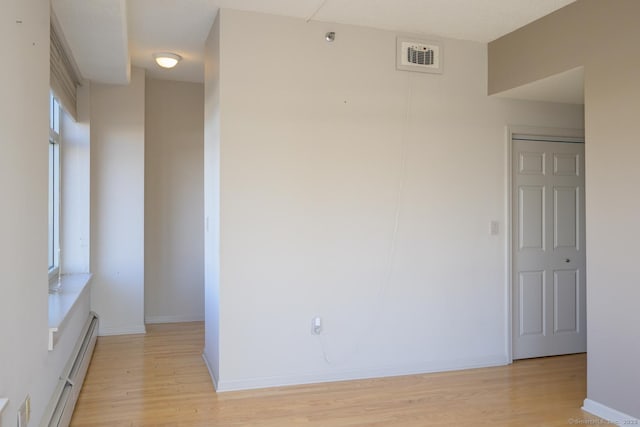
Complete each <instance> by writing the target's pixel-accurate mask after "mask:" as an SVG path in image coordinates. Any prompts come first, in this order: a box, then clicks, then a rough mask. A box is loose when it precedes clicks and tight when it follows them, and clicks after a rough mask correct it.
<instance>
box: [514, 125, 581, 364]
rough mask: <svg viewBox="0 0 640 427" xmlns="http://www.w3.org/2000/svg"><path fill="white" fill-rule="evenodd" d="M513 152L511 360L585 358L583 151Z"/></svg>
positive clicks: (552, 147) (572, 147)
mask: <svg viewBox="0 0 640 427" xmlns="http://www.w3.org/2000/svg"><path fill="white" fill-rule="evenodd" d="M512 152H513V169H512V170H513V179H512V182H513V188H512V191H513V193H512V201H513V206H512V213H513V218H512V223H513V238H512V241H513V254H512V258H513V269H512V271H513V278H512V297H513V303H512V313H513V327H512V331H513V358H514V359H523V358H530V357H541V356H551V355H560V354H569V353H581V352H585V351H586V312H585V310H586V292H585V291H586V289H585V287H586V277H585V267H586V258H585V239H584V237H585V226H584V224H585V218H584V194H585V192H584V184H585V180H584V144H583V143H567V142H552V141H531V140H522V139H518V138H517V137H514V139H513V151H512Z"/></svg>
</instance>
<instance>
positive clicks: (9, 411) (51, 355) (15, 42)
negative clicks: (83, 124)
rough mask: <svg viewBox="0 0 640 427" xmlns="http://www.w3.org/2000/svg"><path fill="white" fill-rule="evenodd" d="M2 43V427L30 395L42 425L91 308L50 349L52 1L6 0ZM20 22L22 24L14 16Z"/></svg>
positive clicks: (85, 306)
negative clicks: (4, 59) (4, 57)
mask: <svg viewBox="0 0 640 427" xmlns="http://www.w3.org/2000/svg"><path fill="white" fill-rule="evenodd" d="M0 15H1V16H2V17H3V18H6V20H5V22H4V23H3V25H0V46H1V47H2V50H3V51H4V52H5V53H7V54H8V55H10V56H11V58H12V60H11V61H9V62H8V63H6V64H4V65H3V67H2V79H0V93H2V99H3V102H2V103H0V144H1V145H0V148H1V151H2V155H0V196H1V197H2V200H3V202H2V208H1V209H0V239H1V241H2V245H1V246H0V276H1V277H2V280H0V295H1V297H0V324H1V325H2V328H0V362H1V363H0V398H9V405H8V407H7V408H5V410H4V411H3V413H2V416H1V417H0V425H3V426H5V427H11V426H14V425H16V416H17V410H18V406H19V405H20V404H21V403H22V401H23V400H24V399H25V397H26V396H27V394H29V395H30V396H31V404H32V412H31V422H30V425H38V424H39V422H40V419H41V417H42V415H43V412H44V410H45V408H46V406H47V404H48V403H49V399H50V398H51V393H52V392H53V389H54V387H55V386H56V384H57V381H58V376H59V375H60V374H61V373H62V369H63V366H64V364H65V363H66V362H67V360H68V358H69V355H70V353H71V351H72V349H73V346H74V345H75V343H76V340H77V338H78V335H79V333H80V331H81V329H82V326H83V325H84V322H85V321H86V318H87V313H88V310H89V302H88V297H86V298H85V299H83V300H81V301H79V303H78V306H77V307H76V309H75V310H74V312H73V313H72V314H71V318H70V319H69V320H68V321H67V323H66V327H65V330H64V332H63V333H62V335H61V336H60V339H59V341H58V342H57V344H56V347H55V348H54V350H53V351H51V352H49V351H47V339H48V325H47V318H48V316H47V314H48V313H47V312H48V308H47V300H48V277H47V265H48V263H47V197H48V196H47V194H48V193H47V183H48V161H47V158H48V136H49V129H48V125H49V2H48V1H40V0H32V1H23V2H3V3H2V5H1V6H0ZM17 20H19V21H21V22H20V23H17V22H16V21H17Z"/></svg>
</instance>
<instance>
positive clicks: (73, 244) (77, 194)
mask: <svg viewBox="0 0 640 427" xmlns="http://www.w3.org/2000/svg"><path fill="white" fill-rule="evenodd" d="M90 102H91V99H90V95H89V84H85V85H84V86H81V87H79V88H78V90H77V112H78V119H77V121H74V120H73V119H72V118H71V117H70V116H69V115H66V114H63V115H62V120H61V123H60V128H61V129H60V131H61V135H62V140H63V144H64V146H63V148H62V162H61V166H62V167H61V172H62V179H61V182H62V191H61V198H62V206H63V209H62V216H61V224H60V228H61V233H62V238H61V242H60V243H61V249H62V251H61V252H62V253H61V258H62V259H61V265H62V272H63V273H64V274H68V273H89V272H90V266H89V261H90V259H89V258H90V245H89V243H90V232H91V226H90V219H91V218H90V216H91V214H90V206H91V196H90V186H91V185H90V183H91V173H90V153H91V151H90V136H91V134H90V129H91V126H90V123H89V120H90V113H89V105H90Z"/></svg>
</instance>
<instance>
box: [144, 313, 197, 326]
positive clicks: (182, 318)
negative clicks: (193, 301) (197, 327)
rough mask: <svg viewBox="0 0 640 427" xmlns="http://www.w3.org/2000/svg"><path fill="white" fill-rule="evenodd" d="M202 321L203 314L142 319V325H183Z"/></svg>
mask: <svg viewBox="0 0 640 427" xmlns="http://www.w3.org/2000/svg"><path fill="white" fill-rule="evenodd" d="M202 321H204V314H201V315H193V314H184V315H177V316H149V317H145V318H144V323H149V324H153V323H183V322H202Z"/></svg>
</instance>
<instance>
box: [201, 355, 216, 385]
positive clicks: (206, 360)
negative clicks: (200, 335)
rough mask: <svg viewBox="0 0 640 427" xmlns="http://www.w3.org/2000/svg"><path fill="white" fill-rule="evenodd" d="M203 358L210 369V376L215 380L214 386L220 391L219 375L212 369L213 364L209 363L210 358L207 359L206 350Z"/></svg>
mask: <svg viewBox="0 0 640 427" xmlns="http://www.w3.org/2000/svg"><path fill="white" fill-rule="evenodd" d="M202 360H204V364H205V365H206V366H207V370H208V371H209V376H210V377H211V380H212V381H213V387H214V388H215V389H216V391H218V384H219V381H218V377H217V376H216V373H215V372H213V370H212V369H211V364H210V363H209V359H207V355H206V354H205V353H204V352H203V353H202Z"/></svg>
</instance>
